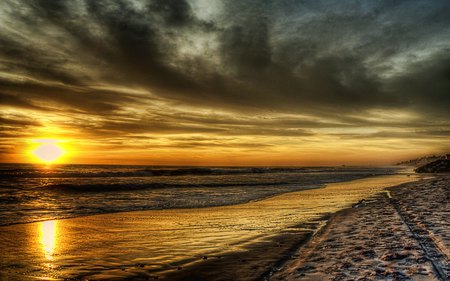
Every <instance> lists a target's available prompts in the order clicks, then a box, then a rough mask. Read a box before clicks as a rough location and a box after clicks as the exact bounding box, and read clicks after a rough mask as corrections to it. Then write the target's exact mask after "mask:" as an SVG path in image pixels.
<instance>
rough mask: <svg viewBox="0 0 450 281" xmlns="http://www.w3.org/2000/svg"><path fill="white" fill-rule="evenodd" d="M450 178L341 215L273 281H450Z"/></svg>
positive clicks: (400, 190)
mask: <svg viewBox="0 0 450 281" xmlns="http://www.w3.org/2000/svg"><path fill="white" fill-rule="evenodd" d="M449 250H450V177H445V176H440V177H436V178H434V179H427V180H422V181H419V182H414V183H408V184H404V185H401V186H398V187H394V188H389V189H388V192H387V193H381V194H378V195H376V196H373V197H372V198H370V199H368V200H366V201H365V202H362V203H360V204H358V205H356V206H355V207H354V208H352V209H347V210H344V211H341V212H339V213H337V214H335V215H334V216H333V217H332V219H331V220H330V221H329V223H328V224H327V226H326V227H325V228H323V229H322V231H321V232H320V233H319V234H318V235H315V236H314V237H313V238H312V239H311V240H310V241H309V242H308V243H307V244H306V245H304V246H303V247H300V248H299V250H298V251H297V252H296V253H295V254H293V255H292V256H291V259H290V260H289V261H287V262H286V263H285V264H284V265H283V267H282V268H281V269H280V270H279V271H278V272H276V273H274V274H273V276H272V277H271V280H450V275H449V274H450V266H449Z"/></svg>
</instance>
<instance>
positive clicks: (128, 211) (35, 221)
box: [0, 166, 411, 228]
mask: <svg viewBox="0 0 450 281" xmlns="http://www.w3.org/2000/svg"><path fill="white" fill-rule="evenodd" d="M355 167H358V166H355ZM406 170H408V169H405V168H404V167H403V168H399V170H398V171H396V172H395V173H391V174H389V173H388V174H380V175H377V174H367V175H364V176H361V177H358V178H354V179H346V180H342V181H336V182H328V183H320V184H312V185H310V186H307V187H302V188H300V189H297V190H295V189H293V190H287V191H284V192H280V193H274V194H271V195H267V196H262V197H258V198H254V199H248V200H246V201H241V202H230V203H224V204H216V205H207V206H192V207H169V208H155V209H143V210H127V211H107V212H100V213H94V214H86V215H85V214H81V215H73V216H66V217H56V218H46V219H38V220H33V221H28V222H12V223H7V224H0V228H1V227H5V226H12V225H21V224H30V223H39V222H44V221H49V220H65V219H75V218H81V217H91V216H97V215H110V214H120V213H130V212H146V211H160V210H185V209H186V210H187V209H204V208H215V207H227V206H234V205H242V204H248V203H252V202H259V201H263V200H268V199H271V198H273V197H276V196H279V195H283V194H289V193H293V192H301V191H305V190H311V189H321V188H325V187H327V186H328V185H330V184H339V183H346V182H352V181H355V180H361V179H366V178H371V177H384V176H394V175H401V174H408V173H411V172H405V171H406ZM402 171H403V172H402ZM292 185H295V184H292ZM162 189H163V188H162Z"/></svg>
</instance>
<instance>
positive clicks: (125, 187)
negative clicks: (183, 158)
mask: <svg viewBox="0 0 450 281" xmlns="http://www.w3.org/2000/svg"><path fill="white" fill-rule="evenodd" d="M288 184H290V183H289V182H281V181H280V182H255V183H206V184H201V185H194V184H177V183H170V184H167V183H144V184H138V183H132V184H131V183H130V184H52V185H46V186H44V187H38V188H39V189H40V190H48V191H62V192H83V193H84V192H115V191H134V190H143V189H163V188H186V187H188V188H196V187H197V188H212V187H243V186H248V187H255V186H280V185H288ZM291 184H292V183H291Z"/></svg>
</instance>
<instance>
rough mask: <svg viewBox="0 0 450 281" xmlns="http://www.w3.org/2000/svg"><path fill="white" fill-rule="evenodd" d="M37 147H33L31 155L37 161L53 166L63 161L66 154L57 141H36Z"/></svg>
mask: <svg viewBox="0 0 450 281" xmlns="http://www.w3.org/2000/svg"><path fill="white" fill-rule="evenodd" d="M34 142H35V143H38V144H37V145H33V148H32V150H31V154H32V156H33V158H35V160H37V161H39V162H43V163H46V164H52V163H55V162H57V161H59V160H60V159H61V157H62V156H63V155H64V154H66V150H65V149H64V148H63V147H62V146H61V145H60V144H59V142H60V141H57V140H36V141H34Z"/></svg>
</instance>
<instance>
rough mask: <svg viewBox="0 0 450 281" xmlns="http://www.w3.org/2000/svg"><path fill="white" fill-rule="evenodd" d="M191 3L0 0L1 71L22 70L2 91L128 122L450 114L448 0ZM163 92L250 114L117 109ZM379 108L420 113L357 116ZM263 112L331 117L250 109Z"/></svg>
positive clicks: (30, 104)
mask: <svg viewBox="0 0 450 281" xmlns="http://www.w3.org/2000/svg"><path fill="white" fill-rule="evenodd" d="M196 2H197V1H182V0H180V1H167V0H154V1H131V0H129V1H125V0H119V1H88V0H85V1H84V0H78V1H45V0H39V1H38V0H36V1H20V0H16V1H13V0H5V1H3V2H2V3H1V4H0V10H1V12H0V13H1V17H2V18H3V20H1V21H0V35H1V36H0V72H1V73H3V74H8V75H13V77H9V76H2V77H3V78H1V79H2V80H0V92H1V97H2V98H1V101H0V102H1V104H5V105H9V106H15V107H22V108H35V109H39V108H41V107H49V108H52V110H57V108H58V107H61V106H62V109H61V110H72V111H73V112H80V113H89V114H93V115H98V116H99V118H101V119H103V120H102V121H101V122H98V123H97V124H96V125H95V126H97V127H98V128H100V130H104V131H124V132H130V133H141V132H146V131H148V132H152V131H159V132H162V133H163V132H167V133H176V132H179V133H194V132H197V133H205V132H208V133H217V134H236V135H245V134H247V135H259V134H269V135H279V136H291V135H294V136H306V135H310V134H311V132H309V131H308V130H305V129H308V128H327V127H334V128H336V127H351V126H376V125H385V126H406V127H414V128H415V127H417V124H418V123H424V124H425V123H426V122H425V121H423V120H426V119H427V118H436V120H435V122H437V123H439V124H441V125H442V126H448V124H449V122H450V120H449V111H448V108H450V95H449V93H450V86H449V85H450V74H449V73H450V40H448V39H447V38H450V31H449V29H448V26H450V2H448V1H373V2H367V1H356V0H355V1H312V0H311V1H222V2H219V1H217V2H214V1H212V2H211V1H210V2H208V1H206V2H205V3H206V4H205V3H204V4H205V5H206V6H208V5H209V6H210V8H211V9H212V10H214V11H213V13H212V16H211V15H209V14H208V13H207V11H204V10H198V8H196V7H199V6H198V5H196ZM197 4H198V3H197ZM200 6H201V5H200ZM216 6H217V7H216ZM202 40H203V41H202ZM8 77H9V78H8ZM96 85H118V86H121V87H124V88H127V87H128V88H139V89H145V90H146V91H148V92H149V93H151V95H150V94H149V95H148V96H147V97H145V96H143V95H140V96H133V95H130V94H128V93H125V92H120V91H108V90H96V89H94V88H93V86H96ZM155 97H160V98H162V99H164V100H166V101H168V102H173V104H174V106H177V105H178V106H181V107H182V106H190V107H191V108H192V107H199V108H211V109H213V110H214V109H218V110H223V111H230V112H237V113H238V114H240V116H241V117H238V118H236V119H234V120H233V119H230V118H229V119H225V120H223V119H220V118H221V117H220V116H219V117H218V118H216V117H215V118H209V117H208V116H207V115H205V114H197V113H196V112H192V113H191V114H188V113H186V114H184V115H183V116H174V115H173V114H172V113H173V112H170V107H166V108H164V109H160V110H161V112H153V113H152V114H151V117H154V116H156V115H159V116H158V118H159V119H151V118H150V119H149V116H147V115H148V114H147V115H144V116H139V117H137V118H134V119H133V120H132V121H129V120H128V121H127V120H121V118H124V117H123V114H126V113H124V112H120V111H121V110H122V109H123V108H124V107H127V106H128V107H139V106H141V107H145V106H146V104H147V103H151V101H152V99H154V98H155ZM167 109H168V110H169V111H168V112H166V110H167ZM371 109H385V110H406V111H412V112H414V113H415V114H417V115H418V116H419V117H420V118H422V119H421V120H417V119H415V120H414V122H418V123H414V124H409V123H407V122H406V123H405V122H403V121H398V123H397V125H395V124H396V123H395V120H390V121H391V122H386V121H373V120H365V119H364V118H361V117H354V115H355V114H360V115H364V114H366V111H370V110H371ZM152 110H155V108H152ZM156 110H157V109H156ZM174 112H177V113H179V112H178V111H174ZM261 112H262V113H261ZM267 112H269V113H270V112H272V113H290V114H308V115H309V116H313V117H326V118H327V121H317V120H315V119H314V120H312V119H311V120H307V119H305V120H300V119H295V118H293V119H292V120H291V119H289V118H285V119H283V120H276V121H273V120H272V121H267V120H266V121H262V122H256V123H257V124H255V120H254V119H248V118H245V117H244V116H245V113H261V114H266V113H267ZM367 114H368V113H367ZM224 123H226V124H224ZM258 126H265V128H264V129H261V128H258Z"/></svg>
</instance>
